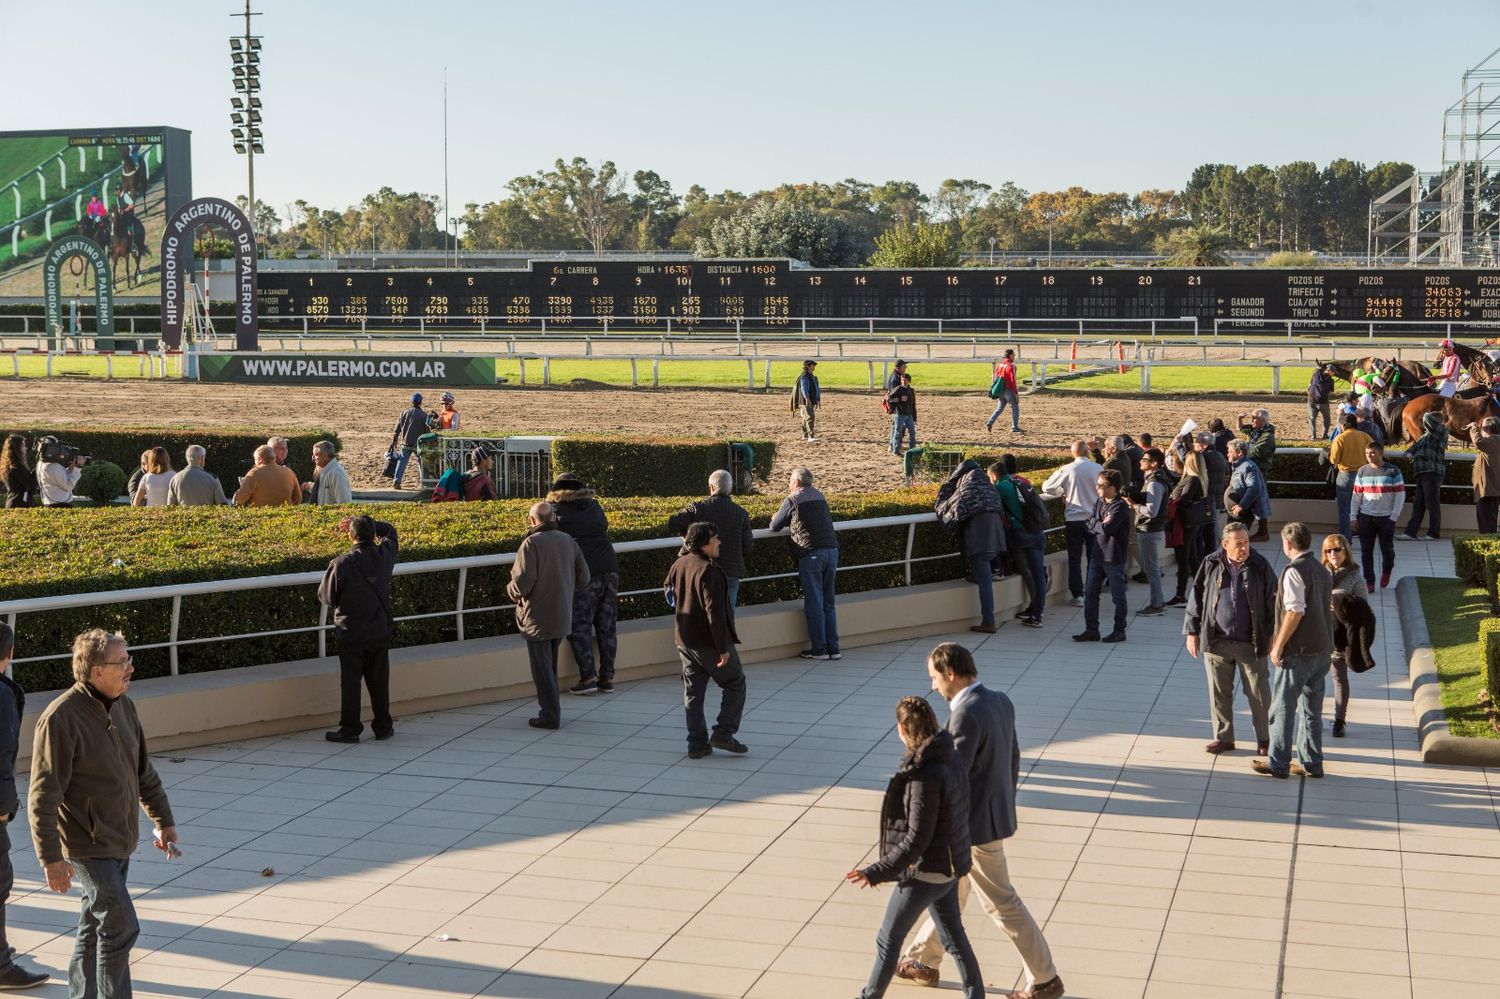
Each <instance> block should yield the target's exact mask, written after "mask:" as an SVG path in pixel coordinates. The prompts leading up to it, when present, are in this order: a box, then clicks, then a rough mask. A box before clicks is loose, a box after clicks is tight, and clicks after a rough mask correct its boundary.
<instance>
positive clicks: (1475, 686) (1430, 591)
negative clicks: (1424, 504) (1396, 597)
mask: <svg viewBox="0 0 1500 999" xmlns="http://www.w3.org/2000/svg"><path fill="white" fill-rule="evenodd" d="M1417 590H1418V592H1420V593H1421V594H1422V612H1423V613H1424V614H1425V615H1426V616H1427V634H1428V635H1429V636H1430V637H1431V639H1432V654H1433V658H1434V659H1435V660H1436V661H1437V673H1438V686H1439V688H1440V690H1441V691H1442V696H1443V713H1444V714H1445V715H1447V716H1448V731H1450V732H1452V733H1453V734H1454V735H1462V736H1477V737H1481V738H1488V739H1494V738H1500V733H1496V732H1495V730H1494V729H1493V728H1491V727H1490V723H1489V720H1488V719H1487V718H1486V717H1485V714H1484V709H1483V708H1481V707H1480V706H1479V702H1478V699H1477V698H1478V696H1479V692H1480V691H1481V690H1483V689H1484V651H1483V650H1482V649H1481V648H1480V646H1479V622H1480V621H1482V620H1483V619H1484V618H1486V617H1488V616H1489V613H1490V608H1489V597H1488V595H1486V593H1485V592H1484V588H1483V587H1478V586H1469V585H1468V584H1467V583H1465V582H1464V581H1463V580H1461V579H1427V578H1423V579H1418V580H1417Z"/></svg>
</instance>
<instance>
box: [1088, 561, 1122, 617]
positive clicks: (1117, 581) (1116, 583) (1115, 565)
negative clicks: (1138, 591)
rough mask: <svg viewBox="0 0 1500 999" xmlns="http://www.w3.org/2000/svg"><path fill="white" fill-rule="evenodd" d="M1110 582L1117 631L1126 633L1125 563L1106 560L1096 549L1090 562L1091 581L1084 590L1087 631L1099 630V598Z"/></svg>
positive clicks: (1110, 595)
mask: <svg viewBox="0 0 1500 999" xmlns="http://www.w3.org/2000/svg"><path fill="white" fill-rule="evenodd" d="M1106 582H1107V583H1108V584H1109V597H1110V599H1111V600H1113V601H1114V605H1115V631H1116V632H1118V633H1120V634H1122V635H1123V634H1124V633H1125V624H1126V621H1125V614H1126V607H1125V563H1124V562H1106V561H1104V557H1103V556H1102V555H1101V554H1100V553H1099V552H1098V551H1097V550H1095V552H1094V557H1093V559H1092V560H1091V561H1090V562H1089V583H1088V586H1087V587H1086V588H1085V589H1084V591H1083V627H1084V629H1085V630H1087V631H1098V630H1099V598H1100V596H1101V595H1102V594H1103V592H1104V584H1105V583H1106Z"/></svg>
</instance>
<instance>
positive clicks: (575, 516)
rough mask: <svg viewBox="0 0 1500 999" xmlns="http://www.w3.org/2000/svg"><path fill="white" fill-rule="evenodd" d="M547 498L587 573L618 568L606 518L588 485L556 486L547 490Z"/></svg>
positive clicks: (613, 570) (592, 573) (593, 573)
mask: <svg viewBox="0 0 1500 999" xmlns="http://www.w3.org/2000/svg"><path fill="white" fill-rule="evenodd" d="M547 502H548V503H551V504H552V507H553V509H555V510H556V511H557V526H558V527H559V528H561V529H562V532H563V533H564V534H566V535H568V536H569V537H570V538H572V539H573V540H574V541H576V542H578V548H579V550H580V551H582V552H583V560H584V561H585V562H587V563H588V565H589V575H590V576H598V575H599V574H600V573H605V572H619V571H620V560H619V559H618V558H616V557H615V546H614V545H613V544H612V543H611V542H610V540H609V518H608V517H606V516H605V515H604V507H602V506H600V505H599V499H598V497H597V496H596V495H595V493H594V491H593V490H592V489H559V490H557V491H556V492H550V493H548V494H547Z"/></svg>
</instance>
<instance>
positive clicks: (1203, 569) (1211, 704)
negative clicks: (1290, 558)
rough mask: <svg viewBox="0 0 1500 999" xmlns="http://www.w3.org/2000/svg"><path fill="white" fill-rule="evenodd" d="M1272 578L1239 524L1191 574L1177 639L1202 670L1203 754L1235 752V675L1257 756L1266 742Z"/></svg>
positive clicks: (1230, 527) (1273, 624) (1267, 564)
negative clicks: (1207, 737) (1206, 726)
mask: <svg viewBox="0 0 1500 999" xmlns="http://www.w3.org/2000/svg"><path fill="white" fill-rule="evenodd" d="M1276 621H1277V619H1276V576H1275V571H1274V570H1273V569H1272V568H1271V563H1270V562H1267V561H1266V557H1265V556H1264V555H1262V554H1260V552H1258V551H1256V550H1255V549H1253V548H1251V547H1250V532H1249V530H1248V529H1246V527H1245V525H1244V524H1230V525H1228V526H1227V527H1225V528H1224V541H1223V547H1222V548H1220V549H1219V550H1218V551H1215V552H1213V553H1212V554H1210V555H1208V556H1206V557H1205V558H1204V559H1203V561H1202V563H1200V564H1199V566H1198V572H1197V574H1196V575H1195V576H1194V577H1193V586H1192V590H1191V591H1190V592H1189V594H1188V603H1187V611H1186V613H1185V614H1184V615H1183V618H1182V634H1183V636H1184V640H1185V643H1186V645H1187V651H1188V655H1190V656H1192V657H1193V658H1194V659H1196V658H1198V653H1199V652H1202V653H1203V667H1204V670H1205V671H1206V672H1207V673H1208V710H1209V714H1210V715H1211V716H1212V718H1213V726H1214V738H1213V741H1212V742H1210V743H1209V744H1208V745H1206V746H1204V747H1203V748H1204V750H1205V751H1207V752H1209V753H1213V754H1216V755H1217V754H1218V753H1227V752H1229V751H1230V750H1232V749H1234V678H1235V674H1236V673H1238V674H1239V677H1240V686H1241V687H1242V688H1243V689H1244V691H1245V697H1246V698H1247V699H1248V700H1249V701H1250V721H1251V724H1253V725H1254V726H1255V745H1256V752H1259V753H1265V752H1266V749H1267V747H1268V746H1269V744H1270V738H1271V735H1270V723H1269V720H1268V719H1269V717H1270V706H1271V677H1270V668H1269V667H1268V666H1267V664H1266V654H1267V653H1268V652H1269V651H1270V647H1271V636H1272V635H1273V634H1274V633H1275V631H1276Z"/></svg>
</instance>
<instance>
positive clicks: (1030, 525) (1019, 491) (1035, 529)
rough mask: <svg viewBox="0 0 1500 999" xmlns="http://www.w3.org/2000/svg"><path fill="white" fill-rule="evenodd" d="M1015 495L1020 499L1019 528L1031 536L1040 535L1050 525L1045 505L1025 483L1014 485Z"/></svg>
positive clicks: (1050, 521) (1050, 518)
mask: <svg viewBox="0 0 1500 999" xmlns="http://www.w3.org/2000/svg"><path fill="white" fill-rule="evenodd" d="M1016 495H1017V496H1019V497H1021V526H1022V527H1023V528H1025V529H1026V530H1027V531H1030V532H1031V533H1032V534H1040V533H1041V532H1043V531H1045V530H1046V529H1047V528H1048V527H1049V526H1051V524H1052V516H1051V514H1049V513H1048V512H1047V504H1046V503H1044V502H1042V498H1041V497H1040V496H1038V495H1037V492H1036V490H1035V489H1033V488H1031V486H1030V485H1029V484H1027V483H1025V482H1017V483H1016Z"/></svg>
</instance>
